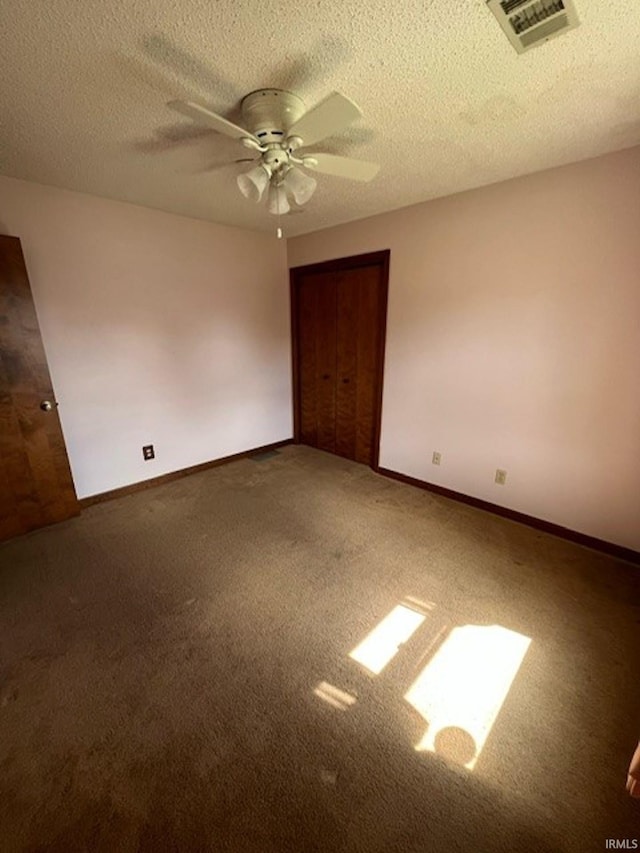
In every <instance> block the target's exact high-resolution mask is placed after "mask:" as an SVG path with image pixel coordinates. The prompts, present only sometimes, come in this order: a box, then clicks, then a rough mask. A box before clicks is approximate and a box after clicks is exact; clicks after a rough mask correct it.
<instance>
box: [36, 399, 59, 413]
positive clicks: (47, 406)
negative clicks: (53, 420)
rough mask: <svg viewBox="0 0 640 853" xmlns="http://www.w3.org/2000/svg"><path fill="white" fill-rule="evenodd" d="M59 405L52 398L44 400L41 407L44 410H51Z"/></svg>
mask: <svg viewBox="0 0 640 853" xmlns="http://www.w3.org/2000/svg"><path fill="white" fill-rule="evenodd" d="M57 405H58V404H57V403H52V402H51V400H43V401H42V402H41V403H40V408H41V409H42V411H43V412H50V411H51V409H53V407H54V406H57Z"/></svg>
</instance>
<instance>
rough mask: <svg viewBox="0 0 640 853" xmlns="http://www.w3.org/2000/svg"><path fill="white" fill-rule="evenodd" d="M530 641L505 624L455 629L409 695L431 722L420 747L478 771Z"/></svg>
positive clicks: (467, 626)
mask: <svg viewBox="0 0 640 853" xmlns="http://www.w3.org/2000/svg"><path fill="white" fill-rule="evenodd" d="M530 643H531V639H530V638H529V637H525V636H524V635H523V634H519V633H517V632H516V631H510V630H509V629H508V628H503V627H502V626H501V625H465V626H463V627H458V628H454V629H453V630H452V631H451V633H450V634H449V636H448V637H447V639H446V640H445V641H444V643H443V644H442V645H441V646H440V648H439V649H438V651H437V652H436V653H435V655H434V656H433V658H432V659H431V660H430V661H429V663H428V664H427V666H426V667H425V668H424V669H423V670H422V672H421V673H420V675H419V676H418V678H417V679H416V680H415V681H414V683H413V684H412V685H411V687H410V688H409V690H408V692H407V693H406V694H405V697H404V698H405V699H406V700H407V702H409V704H410V705H412V706H413V707H414V708H415V709H416V711H418V713H419V714H421V715H422V717H424V719H425V720H426V721H427V724H428V725H427V730H426V732H425V734H424V736H423V737H422V739H421V740H420V742H419V743H418V744H417V746H416V750H417V751H420V752H421V751H429V752H436V753H439V754H441V755H442V756H443V757H444V758H448V759H449V760H452V761H454V762H455V763H457V764H461V765H463V766H464V767H467V768H468V769H469V770H473V768H474V767H475V764H476V761H477V760H478V757H479V755H480V753H481V752H482V748H483V747H484V744H485V742H486V740H487V737H488V736H489V732H490V731H491V728H492V727H493V724H494V723H495V721H496V718H497V716H498V714H499V713H500V709H501V708H502V705H503V703H504V701H505V699H506V697H507V695H508V693H509V690H510V689H511V685H512V683H513V680H514V679H515V677H516V675H517V673H518V670H519V669H520V665H521V664H522V661H523V659H524V656H525V654H526V653H527V649H528V648H529V645H530Z"/></svg>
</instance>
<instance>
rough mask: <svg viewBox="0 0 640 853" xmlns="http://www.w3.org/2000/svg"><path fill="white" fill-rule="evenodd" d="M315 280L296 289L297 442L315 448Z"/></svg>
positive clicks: (311, 278)
mask: <svg viewBox="0 0 640 853" xmlns="http://www.w3.org/2000/svg"><path fill="white" fill-rule="evenodd" d="M313 279H314V277H312V276H309V277H305V278H304V279H303V280H302V281H301V282H300V284H299V285H298V291H297V300H298V382H299V399H300V405H299V412H300V415H299V417H300V441H302V442H303V443H304V444H310V445H311V446H312V447H316V446H317V443H318V398H317V393H316V375H317V368H316V317H317V315H318V307H317V288H316V287H315V285H314V280H313Z"/></svg>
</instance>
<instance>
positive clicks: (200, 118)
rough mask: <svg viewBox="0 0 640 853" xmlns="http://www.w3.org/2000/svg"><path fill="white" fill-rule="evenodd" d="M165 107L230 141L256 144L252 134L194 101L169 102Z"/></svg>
mask: <svg viewBox="0 0 640 853" xmlns="http://www.w3.org/2000/svg"><path fill="white" fill-rule="evenodd" d="M167 106H168V107H171V109H172V110H175V111H176V112H178V113H181V114H182V115H184V116H188V117H189V118H190V119H193V121H197V122H198V123H199V124H206V125H208V126H209V127H212V128H213V129H214V130H217V131H218V133H224V134H225V136H230V137H231V138H232V139H254V140H255V141H256V142H258V140H257V138H256V137H255V136H254V135H253V133H249V131H248V130H245V129H244V128H243V127H240V126H239V125H237V124H234V123H233V122H231V121H227V119H226V118H223V117H222V116H219V115H218V114H217V113H212V112H211V110H208V109H207V108H206V107H203V106H201V105H200V104H196V103H195V102H194V101H169V103H168V104H167Z"/></svg>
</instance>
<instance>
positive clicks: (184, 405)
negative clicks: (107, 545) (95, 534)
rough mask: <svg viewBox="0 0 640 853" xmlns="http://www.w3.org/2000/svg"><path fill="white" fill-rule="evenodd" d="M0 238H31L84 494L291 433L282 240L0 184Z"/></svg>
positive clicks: (44, 322)
mask: <svg viewBox="0 0 640 853" xmlns="http://www.w3.org/2000/svg"><path fill="white" fill-rule="evenodd" d="M0 233H4V234H11V235H13V236H16V237H20V239H21V241H22V248H23V251H24V255H25V259H26V263H27V269H28V272H29V278H30V282H31V289H32V292H33V296H34V300H35V304H36V309H37V312H38V317H39V321H40V327H41V332H42V337H43V341H44V345H45V349H46V352H47V359H48V362H49V368H50V371H51V375H52V380H53V384H54V388H55V392H56V397H57V399H58V401H59V403H60V417H61V420H62V425H63V429H64V435H65V440H66V443H67V450H68V453H69V458H70V462H71V468H72V471H73V477H74V481H75V484H76V490H77V492H78V496H79V497H84V496H87V495H92V494H95V493H98V492H103V491H106V490H109V489H113V488H117V487H119V486H125V485H128V484H130V483H134V482H137V481H140V480H144V479H148V478H150V477H155V476H157V475H160V474H164V473H167V472H169V471H174V470H178V469H180V468H184V467H187V466H190V465H196V464H198V463H200V462H205V461H208V460H211V459H217V458H220V457H223V456H226V455H229V454H232V453H236V452H239V451H243V450H247V449H250V448H252V447H257V446H260V445H263V444H268V443H270V442H275V441H279V440H281V439H286V438H289V437H290V436H291V433H292V424H291V387H290V385H291V380H290V373H291V368H290V335H289V295H288V283H287V272H286V250H285V246H284V245H283V242H282V241H278V240H276V239H275V238H274V237H272V236H266V235H263V234H257V233H253V232H249V231H242V230H239V229H236V228H227V227H223V226H219V225H213V224H210V223H206V222H201V221H198V220H192V219H187V218H184V217H179V216H173V215H170V214H165V213H161V212H158V211H153V210H148V209H145V208H141V207H135V206H133V205H129V204H122V203H120V202H113V201H107V200H104V199H99V198H95V197H92V196H87V195H82V194H79V193H73V192H67V191H64V190H58V189H54V188H51V187H44V186H40V185H36V184H30V183H27V182H24V181H17V180H13V179H10V178H3V177H0ZM151 443H152V444H154V445H155V449H156V459H155V460H154V461H151V462H144V461H143V459H142V452H141V448H142V445H143V444H151Z"/></svg>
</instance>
